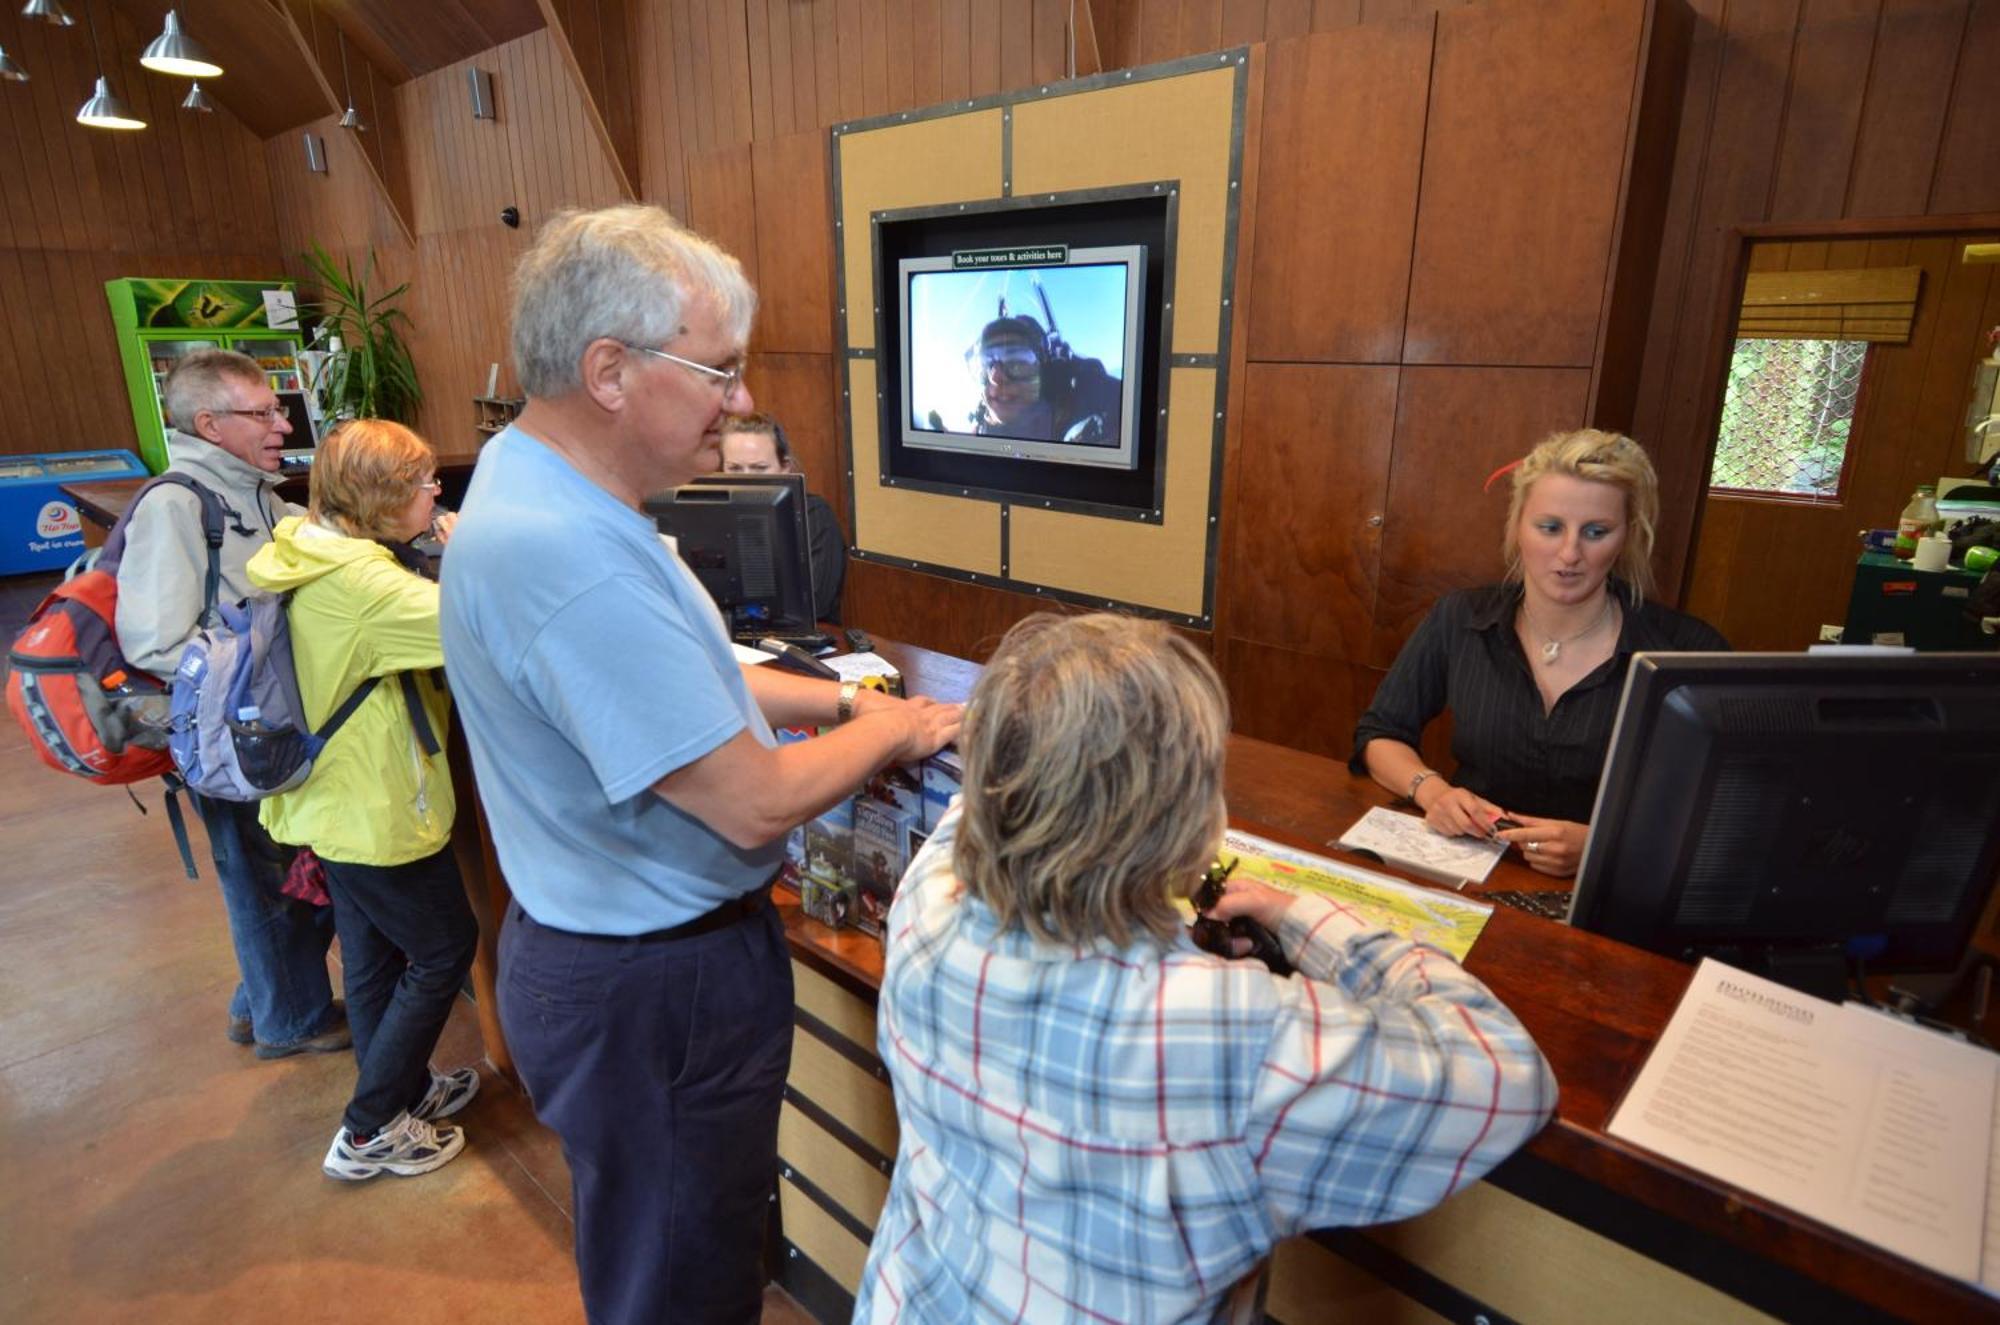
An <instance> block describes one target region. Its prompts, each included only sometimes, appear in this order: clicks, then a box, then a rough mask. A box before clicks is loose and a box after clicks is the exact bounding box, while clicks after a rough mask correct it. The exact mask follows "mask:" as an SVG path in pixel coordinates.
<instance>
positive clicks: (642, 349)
mask: <svg viewBox="0 0 2000 1325" xmlns="http://www.w3.org/2000/svg"><path fill="white" fill-rule="evenodd" d="M618 343H619V344H620V345H623V346H624V347H625V348H626V349H628V350H637V351H639V353H641V354H650V355H652V356H653V357H654V358H655V359H665V360H666V361H667V362H668V363H677V364H679V365H680V366H681V367H683V368H692V369H694V370H695V371H696V372H697V373H700V374H702V375H703V376H705V377H711V378H714V379H715V380H716V381H717V382H719V383H721V384H722V394H723V395H724V396H725V397H726V396H728V395H729V393H730V392H732V391H734V390H736V388H737V387H739V386H742V385H743V365H742V364H740V363H735V364H731V365H730V366H729V367H727V368H711V367H709V366H708V365H707V364H705V363H696V362H695V361H694V360H693V359H683V358H681V356H680V355H678V354H668V353H667V352H666V351H665V350H656V349H654V348H653V347H652V346H650V345H634V344H632V343H631V342H630V341H622V340H621V341H619V342H618Z"/></svg>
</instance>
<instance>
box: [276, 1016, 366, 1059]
mask: <svg viewBox="0 0 2000 1325" xmlns="http://www.w3.org/2000/svg"><path fill="white" fill-rule="evenodd" d="M353 1047H354V1037H353V1036H352V1035H350V1034H348V1033H347V1023H346V1022H345V1021H341V1022H338V1023H336V1024H335V1025H334V1027H333V1029H332V1030H325V1031H321V1032H320V1033H319V1034H318V1035H312V1036H308V1037H307V1038H305V1039H303V1040H293V1041H292V1042H291V1043H290V1044H265V1043H264V1042H263V1041H261V1040H260V1041H258V1043H257V1056H258V1057H259V1058H290V1057H291V1056H292V1055H293V1054H331V1053H338V1052H339V1051H340V1050H342V1049H351V1048H353Z"/></svg>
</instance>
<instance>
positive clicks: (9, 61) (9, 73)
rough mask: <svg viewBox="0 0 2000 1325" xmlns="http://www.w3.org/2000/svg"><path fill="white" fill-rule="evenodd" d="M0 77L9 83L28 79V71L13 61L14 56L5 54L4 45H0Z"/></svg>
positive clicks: (23, 81) (22, 81)
mask: <svg viewBox="0 0 2000 1325" xmlns="http://www.w3.org/2000/svg"><path fill="white" fill-rule="evenodd" d="M0 78H4V79H6V80H7V81H8V82H10V83H25V82H27V81H28V71H27V70H26V69H23V68H22V67H21V66H20V65H18V64H16V63H14V57H13V56H11V55H9V54H7V49H6V47H4V46H0Z"/></svg>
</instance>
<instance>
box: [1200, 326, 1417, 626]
mask: <svg viewBox="0 0 2000 1325" xmlns="http://www.w3.org/2000/svg"><path fill="white" fill-rule="evenodd" d="M1396 378H1397V370H1396V369H1395V368H1394V367H1350V366H1333V365H1321V364H1267V363H1252V364H1251V365H1250V367H1249V372H1248V373H1247V375H1246V378H1245V381H1244V391H1243V401H1244V415H1243V431H1244V434H1245V435H1246V436H1248V437H1251V438H1254V439H1255V442H1254V445H1251V446H1247V447H1245V448H1243V451H1242V455H1241V457H1240V460H1239V464H1238V470H1237V485H1238V486H1237V489H1236V492H1235V495H1234V498H1233V501H1232V503H1231V509H1233V510H1234V511H1235V512H1236V513H1237V515H1236V519H1235V520H1234V521H1233V529H1234V533H1233V541H1234V544H1235V546H1234V549H1233V558H1232V560H1231V562H1230V584H1231V585H1232V586H1233V588H1232V592H1231V594H1230V618H1229V634H1230V638H1231V639H1232V641H1238V640H1254V641H1257V642H1259V643H1263V644H1273V645H1280V646H1283V647H1286V648H1291V649H1299V650H1306V651H1309V652H1311V653H1315V654H1319V655H1322V656H1327V657H1336V658H1362V657H1366V656H1367V650H1368V646H1369V642H1370V638H1371V635H1372V631H1373V625H1374V613H1375V574H1376V569H1377V566H1378V564H1379V561H1380V557H1381V545H1382V513H1383V511H1384V509H1385V508H1386V504H1387V500H1388V495H1389V494H1388V491H1387V489H1388V476H1389V452H1390V442H1391V436H1392V434H1393V432H1394V430H1395V425H1396ZM1371 521H1372V523H1371Z"/></svg>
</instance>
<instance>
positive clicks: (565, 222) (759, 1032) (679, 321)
mask: <svg viewBox="0 0 2000 1325" xmlns="http://www.w3.org/2000/svg"><path fill="white" fill-rule="evenodd" d="M754 303H755V296H754V294H753V293H752V292H751V290H750V287H749V285H748V283H747V282H745V280H744V278H743V274H742V271H741V269H740V268H739V267H738V265H737V263H736V261H735V259H734V258H731V257H730V256H729V255H728V254H726V253H723V252H722V251H721V250H719V249H717V248H716V247H714V246H713V245H711V244H709V243H708V242H707V241H705V240H703V239H701V238H699V237H698V236H696V235H694V234H692V233H690V232H688V231H686V230H684V229H682V228H681V227H680V226H679V225H678V224H676V223H675V222H674V221H673V219H672V218H671V217H669V216H668V215H667V214H666V213H665V212H663V211H660V210H659V209H657V208H652V207H639V206H625V207H613V208H608V209H605V210H603V211H599V212H582V213H579V212H570V213H565V214H563V215H561V216H558V217H557V218H555V219H554V220H552V221H551V222H550V223H549V224H548V225H547V226H546V227H545V228H544V229H543V231H542V233H541V235H540V236H539V237H538V238H537V240H536V243H535V246H534V247H533V248H532V249H531V250H529V252H528V253H527V254H526V255H525V256H524V257H523V259H522V261H521V264H520V268H519V270H518V271H517V273H516V288H515V304H514V325H513V342H514V357H515V364H516V369H517V372H518V374H519V376H520V380H521V385H522V388H523V389H524V390H525V392H526V393H527V395H528V398H529V399H528V405H527V408H526V409H525V410H523V412H522V414H521V417H520V418H519V419H518V420H517V421H516V422H515V424H514V425H513V426H512V427H510V428H509V429H508V430H507V431H506V432H504V433H502V434H501V435H500V436H498V437H496V438H494V439H493V441H491V442H489V443H488V444H487V446H486V448H485V450H484V451H483V452H482V453H481V455H480V460H479V467H478V472H477V473H476V474H475V476H474V478H473V482H472V486H471V488H470V490H469V491H468V493H467V496H466V501H465V504H464V508H463V511H462V517H461V519H460V521H459V525H458V528H457V530H456V532H455V533H454V535H453V537H452V544H451V554H450V555H449V556H448V557H446V558H445V565H444V591H443V632H444V646H445V664H446V667H447V669H448V671H449V674H450V677H451V681H452V687H453V691H454V693H455V696H456V698H457V702H458V706H459V711H460V713H461V715H462V717H463V720H464V723H465V729H466V734H467V737H468V741H469V744H470V746H471V750H472V758H473V765H474V768H475V770H476V772H477V774H478V779H479V788H480V799H481V800H482V802H483V803H484V805H485V809H486V816H487V819H488V821H489V822H490V823H491V825H492V831H493V839H494V845H495V847H496V849H497V850H498V852H499V856H500V864H501V867H502V868H503V869H504V870H505V872H506V875H507V879H508V882H509V884H510V885H511V886H512V888H513V891H514V896H515V900H516V905H515V906H513V907H511V908H510V909H509V915H508V918H507V923H506V928H505V930H504V932H503V935H502V938H501V948H500V1018H501V1023H502V1026H503V1028H504V1029H505V1031H506V1034H507V1039H508V1043H509V1045H510V1047H511V1048H512V1050H513V1053H514V1058H515V1062H516V1064H517V1066H518V1067H519V1069H520V1072H521V1079H522V1081H523V1083H524V1084H525V1085H526V1086H527V1088H528V1091H529V1094H530V1095H531V1096H532V1097H533V1099H534V1102H535V1107H536V1112H537V1113H538V1115H539V1116H540V1117H541V1118H542V1120H543V1121H544V1122H546V1123H547V1124H548V1125H549V1126H550V1127H552V1128H554V1129H555V1131H556V1133H557V1134H558V1135H559V1136H560V1137H561V1138H562V1142H563V1152H564V1154H565V1156H566V1157H567V1158H568V1160H569V1163H570V1171H571V1177H572V1181H573V1183H574V1185H575V1205H576V1221H577V1223H576V1257H577V1269H578V1273H579V1277H580V1279H581V1284H582V1290H583V1298H584V1305H585V1307H586V1309H587V1311H588V1313H589V1315H590V1318H591V1320H592V1321H594V1322H626V1321H631V1322H638V1321H664V1320H674V1321H680V1320H687V1321H694V1320H700V1321H732V1320H743V1321H754V1320H756V1319H757V1318H758V1316H759V1314H760V1311H761V1305H760V1304H761V1289H762V1274H761V1243H762V1231H763V1223H764V1217H765V1207H766V1201H767V1199H768V1196H769V1193H770V1190H771V1186H772V1183H773V1181H774V1178H775V1174H776V1168H777V1122H778V1107H779V1102H780V1099H781V1097H782V1093H783V1089H784V1079H785V1074H786V1070H787V1066H788V1064H789V1061H790V1054H791V1002H792V988H791V966H790V961H789V957H788V954H787V952H786V947H785V940H784V933H783V929H782V927H781V926H780V925H779V923H778V919H777V916H776V913H775V912H774V911H773V910H772V908H771V906H770V902H769V897H768V886H767V885H768V883H769V880H770V879H771V877H772V875H773V874H774V872H775V871H776V869H777V866H778V863H779V861H780V858H781V857H782V855H783V843H782V838H783V836H784V834H785V833H786V832H787V831H788V830H789V829H790V828H791V827H792V826H793V825H794V824H797V823H800V822H803V821H804V820H806V819H808V818H811V817H812V816H813V815H815V814H817V813H819V812H820V811H822V810H824V809H826V808H828V807H830V806H831V805H833V804H834V803H835V802H837V801H839V800H840V799H842V798H843V797H844V796H846V795H848V794H849V793H850V792H851V791H852V789H853V788H854V787H856V786H858V785H860V784H861V783H862V782H863V781H865V780H866V778H867V777H868V775H869V774H870V773H872V772H873V771H874V770H875V769H877V768H879V767H880V766H882V765H883V764H885V763H888V762H890V761H892V760H909V759H917V758H921V757H923V756H925V755H928V754H930V753H931V752H932V751H934V750H936V749H938V748H939V747H940V746H942V745H943V744H945V743H946V742H947V741H949V740H950V739H951V738H952V737H953V735H955V734H956V732H957V729H958V722H959V714H958V709H957V707H956V706H954V705H940V704H935V703H932V702H930V701H927V700H912V701H909V702H903V701H898V700H893V699H890V698H888V697H887V696H884V695H880V694H878V693H876V692H872V691H862V692H860V693H859V694H857V693H856V692H855V691H854V690H853V689H852V688H850V687H841V686H837V685H835V684H834V683H832V682H826V681H818V680H812V679H808V678H803V677H797V676H791V675H787V674H783V673H775V672H772V671H771V670H770V669H768V668H765V669H746V668H744V667H742V666H740V665H739V664H738V663H736V662H735V661H734V658H733V655H732V653H731V650H730V647H729V639H728V635H727V632H726V631H725V630H724V628H723V624H722V619H721V617H720V615H719V613H718V612H717V611H716V609H715V607H714V605H713V604H712V603H711V602H710V601H709V599H708V597H707V595H706V594H705V593H704V592H703V590H702V588H701V586H700V585H699V583H698V582H697V581H696V580H695V579H694V577H693V575H692V574H691V573H690V572H689V571H688V570H687V569H686V567H684V566H683V565H682V564H681V562H680V560H679V558H678V557H676V556H675V555H673V553H672V551H671V550H670V549H669V547H668V546H667V545H666V544H665V543H664V542H663V540H662V539H661V538H660V536H659V534H658V533H657V531H656V530H655V529H654V527H653V525H652V522H651V521H650V520H648V519H647V518H646V517H645V516H644V515H643V514H642V513H641V511H640V504H641V502H642V501H643V500H644V498H645V497H646V496H647V495H648V494H650V493H654V492H658V491H660V490H662V489H665V488H669V487H673V486H675V485H677V484H680V483H684V482H686V481H687V480H689V479H691V478H693V477H694V476H695V475H697V474H702V473H708V472H712V471H713V470H714V469H715V468H716V465H717V462H718V451H717V444H718V430H719V428H720V426H721V423H722V420H723V417H724V413H725V411H729V412H735V413H744V412H748V411H749V410H751V409H752V408H754V405H753V402H752V401H751V399H750V393H749V390H748V389H747V388H746V387H745V386H744V383H743V374H742V361H743V355H744V347H745V344H746V343H747V341H748V339H749V332H750V318H751V313H752V309H753V306H754ZM835 723H838V724H839V727H838V729H837V730H835V731H831V732H828V733H827V734H825V735H824V736H822V737H820V738H818V739H816V740H812V741H807V742H802V743H799V744H794V745H787V746H782V747H780V746H777V745H776V743H775V742H774V741H773V739H772V736H771V726H772V725H773V724H777V725H781V726H791V725H806V726H812V725H831V724H835Z"/></svg>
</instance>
